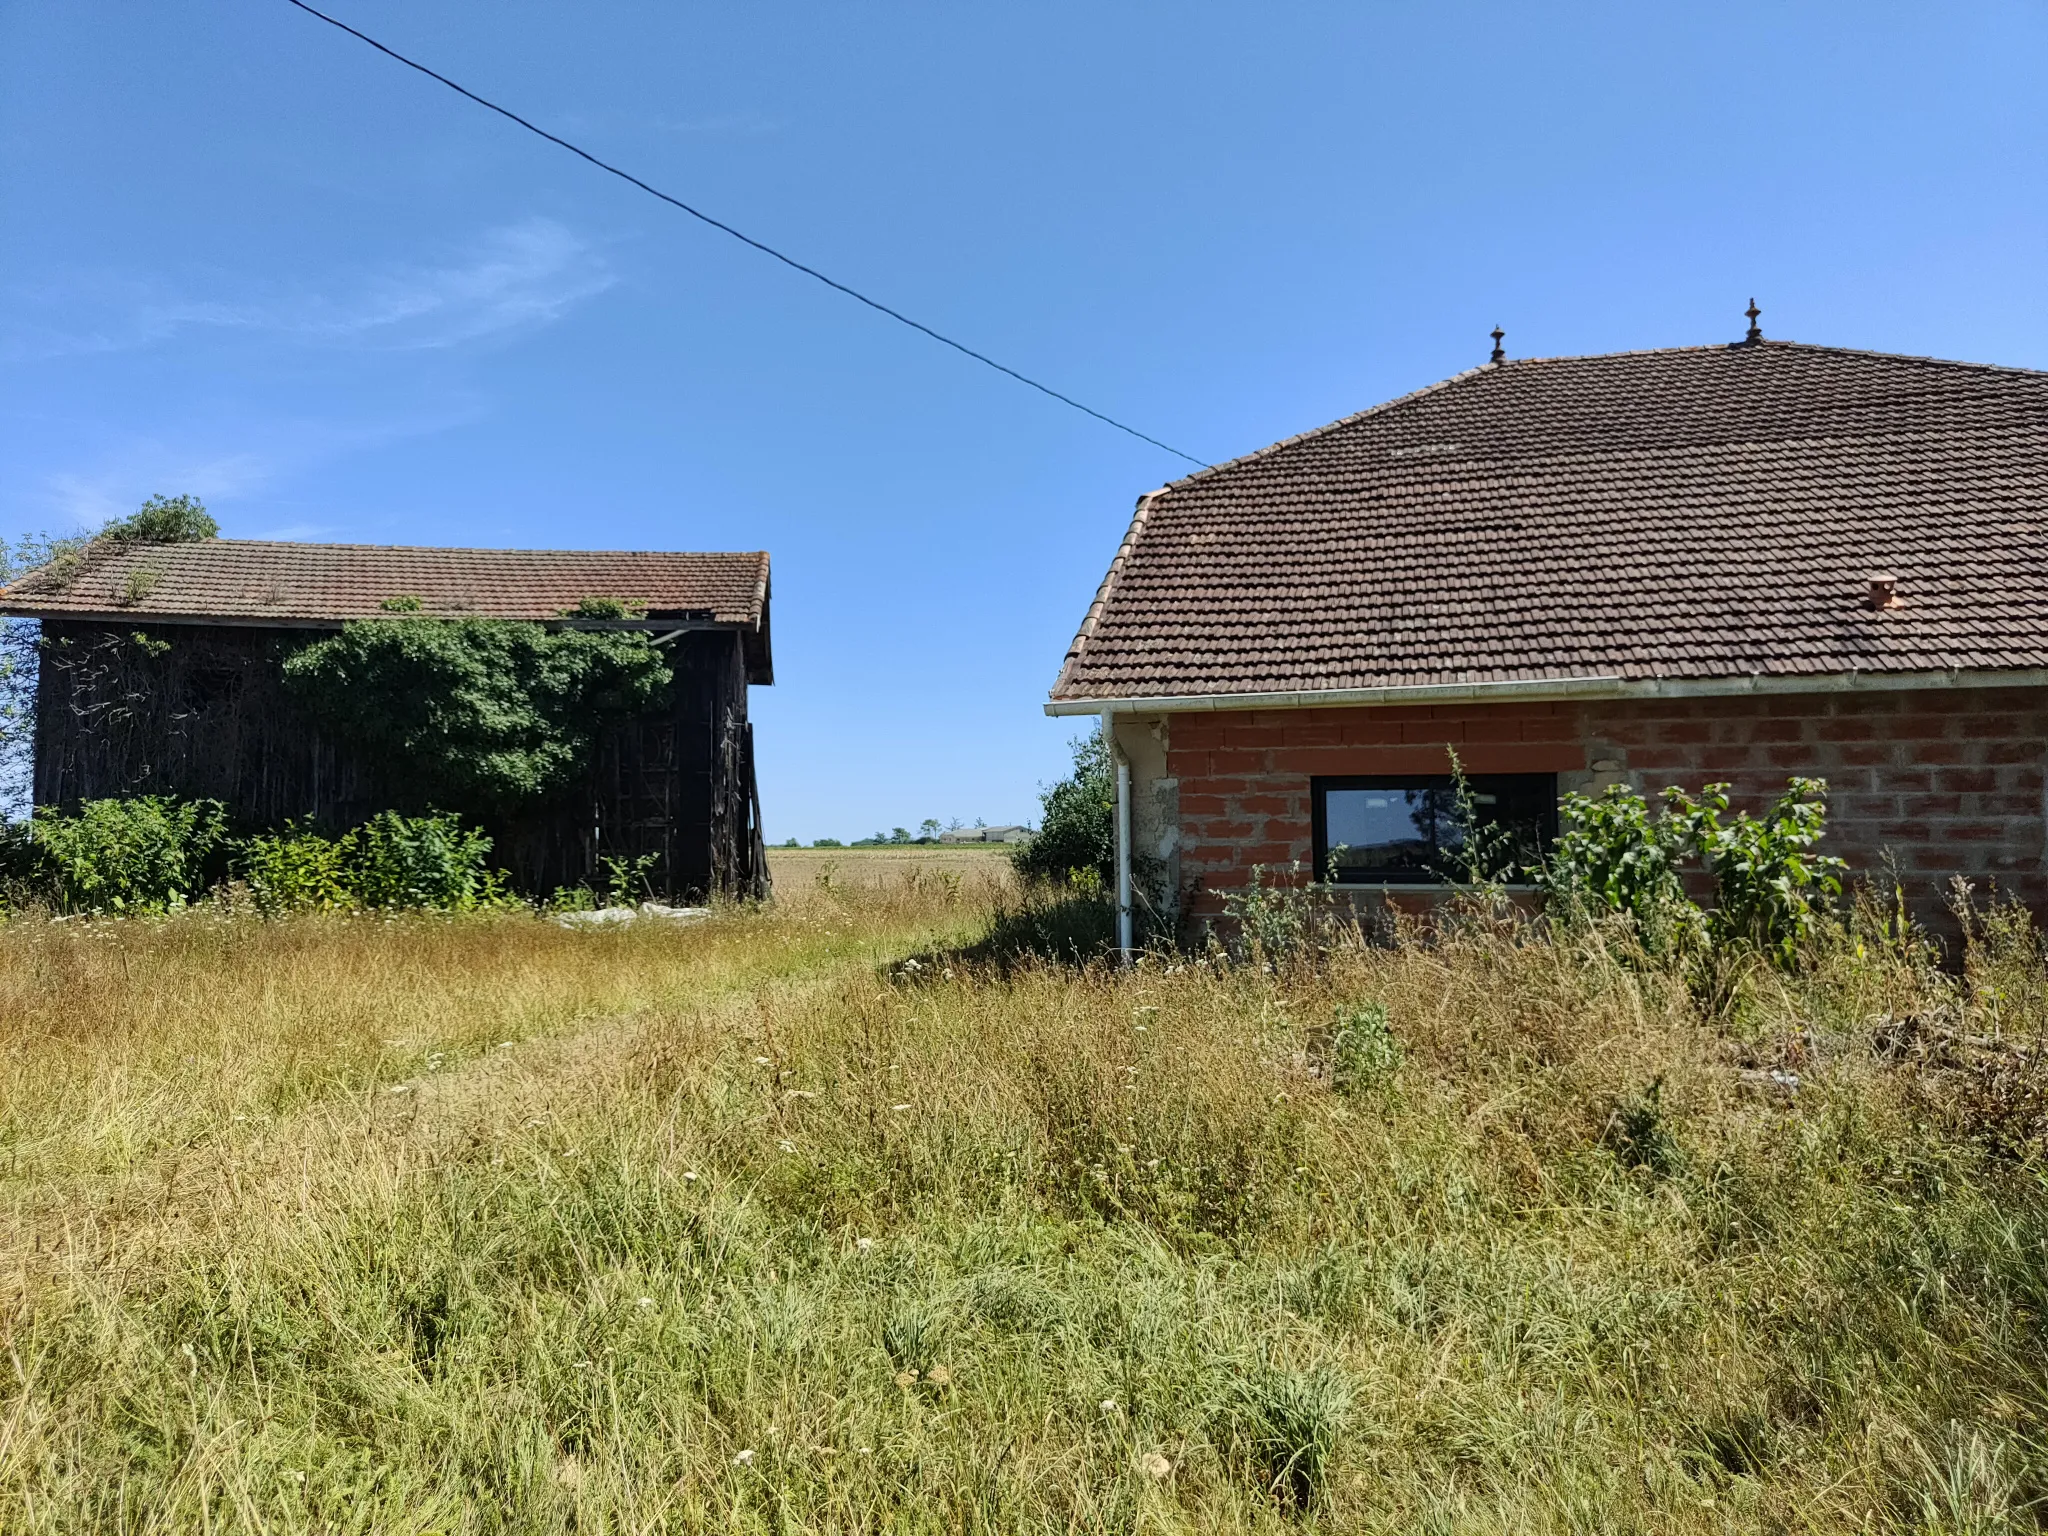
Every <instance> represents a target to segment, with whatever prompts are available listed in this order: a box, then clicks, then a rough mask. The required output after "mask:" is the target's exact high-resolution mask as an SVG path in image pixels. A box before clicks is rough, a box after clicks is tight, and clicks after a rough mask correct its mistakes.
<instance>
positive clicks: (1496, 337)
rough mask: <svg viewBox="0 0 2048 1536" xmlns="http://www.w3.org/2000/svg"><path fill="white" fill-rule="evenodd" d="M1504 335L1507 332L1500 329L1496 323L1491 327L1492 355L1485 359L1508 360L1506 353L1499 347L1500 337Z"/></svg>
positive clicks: (1492, 360) (1500, 361) (1490, 360)
mask: <svg viewBox="0 0 2048 1536" xmlns="http://www.w3.org/2000/svg"><path fill="white" fill-rule="evenodd" d="M1505 335H1507V332H1506V331H1504V330H1502V329H1501V328H1500V327H1499V326H1497V325H1496V326H1495V327H1494V328H1493V356H1492V357H1490V358H1488V359H1487V361H1488V362H1490V363H1504V362H1506V361H1507V360H1508V355H1507V353H1505V352H1503V351H1501V349H1500V343H1501V338H1502V337H1503V336H1505Z"/></svg>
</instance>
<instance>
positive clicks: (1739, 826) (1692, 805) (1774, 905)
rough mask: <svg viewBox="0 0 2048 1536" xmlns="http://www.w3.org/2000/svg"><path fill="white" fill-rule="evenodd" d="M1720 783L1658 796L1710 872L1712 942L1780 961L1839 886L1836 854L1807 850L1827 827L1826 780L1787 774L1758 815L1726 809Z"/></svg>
mask: <svg viewBox="0 0 2048 1536" xmlns="http://www.w3.org/2000/svg"><path fill="white" fill-rule="evenodd" d="M1727 791H1728V786H1727V785H1726V784H1709V785H1707V786H1706V788H1704V789H1702V790H1701V791H1700V797H1699V799H1698V800H1694V799H1693V798H1692V797H1691V796H1689V795H1687V794H1686V793H1685V792H1684V791H1683V790H1679V789H1667V790H1666V791H1664V797H1665V799H1666V800H1667V801H1668V802H1669V803H1670V806H1671V810H1672V813H1673V814H1674V815H1675V816H1676V817H1677V818H1678V819H1679V821H1680V822H1681V824H1682V825H1683V826H1684V828H1685V834H1686V840H1687V843H1688V845H1689V846H1690V847H1691V848H1692V849H1693V850H1694V851H1695V852H1696V853H1697V854H1698V855H1699V858H1700V860H1701V862H1702V863H1704V864H1705V865H1706V868H1707V872H1708V873H1709V874H1711V875H1712V876H1713V877H1714V909H1713V911H1712V912H1711V913H1709V914H1708V917H1707V927H1708V930H1709V932H1710V933H1711V934H1712V936H1713V938H1714V941H1715V942H1716V943H1717V944H1752V945H1755V946H1756V948H1758V949H1760V950H1762V951H1764V952H1765V953H1767V954H1769V955H1770V956H1771V957H1772V958H1773V959H1775V960H1776V961H1777V962H1778V963H1779V964H1780V965H1787V966H1789V965H1791V964H1792V963H1793V962H1794V961H1795V960H1796V959H1797V957H1798V953H1799V946H1800V945H1801V943H1803V942H1804V941H1805V940H1806V939H1808V938H1810V937H1811V936H1812V934H1813V932H1814V929H1815V928H1816V926H1817V925H1818V924H1819V922H1820V920H1821V918H1822V917H1823V916H1824V915H1825V914H1826V913H1827V912H1828V910H1829V909H1830V908H1831V907H1832V905H1833V904H1834V902H1835V901H1836V900H1837V899H1838V898H1839V897H1840V896H1841V894H1842V876H1843V875H1844V874H1845V873H1846V872H1847V870H1848V868H1849V866H1848V865H1847V864H1845V863H1844V862H1843V861H1842V860H1840V859H1837V858H1830V857H1828V856H1827V855H1824V854H1817V853H1815V852H1813V849H1814V847H1815V845H1816V844H1818V843H1819V842H1820V840H1821V838H1822V837H1823V836H1825V835H1826V833H1827V821H1828V807H1827V791H1828V786H1827V780H1825V779H1798V778H1795V779H1792V780H1790V781H1789V782H1788V783H1787V784H1786V787H1785V793H1784V794H1782V795H1780V796H1779V797H1778V799H1777V801H1776V803H1775V804H1773V805H1772V807H1771V809H1770V811H1769V813H1768V814H1767V815H1765V816H1764V817H1763V818H1762V819H1761V820H1756V819H1753V818H1752V817H1751V816H1750V815H1749V814H1748V812H1746V811H1744V812H1738V813H1737V814H1736V816H1735V819H1734V820H1733V821H1729V822H1725V823H1724V822H1723V821H1722V819H1721V818H1722V817H1723V816H1725V815H1726V814H1727V812H1728V793H1727Z"/></svg>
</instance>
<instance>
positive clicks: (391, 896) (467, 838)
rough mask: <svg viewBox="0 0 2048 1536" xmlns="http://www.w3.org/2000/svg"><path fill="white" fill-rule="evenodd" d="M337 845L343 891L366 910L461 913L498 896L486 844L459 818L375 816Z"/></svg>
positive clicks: (389, 813)
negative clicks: (343, 866) (343, 855)
mask: <svg viewBox="0 0 2048 1536" xmlns="http://www.w3.org/2000/svg"><path fill="white" fill-rule="evenodd" d="M343 841H344V842H346V843H347V844H348V852H347V866H348V883H349V889H350V890H351V891H352V892H353V893H354V895H355V898H356V900H357V901H359V902H361V903H362V904H363V905H364V906H366V907H441V908H446V909H449V910H453V911H462V910H467V909H469V908H473V907H478V906H482V905H484V904H486V903H488V902H490V901H493V900H496V899H497V898H498V897H499V896H500V895H501V894H502V892H501V887H500V882H499V881H498V880H497V879H496V877H494V876H493V875H492V873H491V870H490V866H489V865H488V863H487V862H486V860H487V858H488V857H489V854H490V851H491V840H490V839H489V838H488V837H486V836H484V834H483V833H481V832H478V831H475V830H473V829H471V828H468V827H465V826H463V825H462V821H461V819H460V818H459V817H455V816H401V815H399V814H398V812H396V811H379V812H378V813H377V814H376V815H375V816H372V817H371V818H370V819H369V820H368V821H366V822H364V823H363V824H362V825H361V826H360V827H357V828H356V829H355V830H354V831H353V832H350V833H349V834H348V835H347V836H346V837H345V838H344V839H343Z"/></svg>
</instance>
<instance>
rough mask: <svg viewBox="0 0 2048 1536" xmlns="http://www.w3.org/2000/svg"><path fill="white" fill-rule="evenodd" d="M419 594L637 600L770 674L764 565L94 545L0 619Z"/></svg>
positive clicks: (754, 672) (515, 600) (499, 605)
mask: <svg viewBox="0 0 2048 1536" xmlns="http://www.w3.org/2000/svg"><path fill="white" fill-rule="evenodd" d="M395 597H414V598H418V599H419V601H420V611H421V612H423V613H425V614H428V615H438V616H440V617H444V618H492V619H552V618H557V617H559V616H560V615H561V614H562V612H563V611H564V610H565V609H568V608H572V607H574V606H575V605H576V604H577V603H578V602H580V601H581V600H582V599H584V598H586V597H616V598H623V599H625V600H627V601H628V602H631V603H634V604H645V605H646V607H647V616H648V617H649V618H650V619H662V618H670V619H679V620H689V621H693V622H698V623H706V622H708V623H711V624H716V625H729V626H731V627H733V628H735V629H739V630H742V631H745V632H746V633H745V643H746V651H747V664H748V670H749V673H750V674H751V676H752V678H753V680H754V681H755V682H768V681H770V680H771V678H772V675H773V674H772V662H771V660H770V657H769V652H768V556H767V554H766V553H764V552H759V551H755V552H751V553H744V554H683V553H672V552H667V551H616V550H574V549H429V548H417V547H408V546H404V545H389V544H294V543H286V542H282V541H278V540H270V539H205V540H202V541H200V542H198V543H193V544H130V543H120V542H116V541H114V540H109V539H100V540H96V541H94V542H93V543H92V544H90V545H88V546H87V547H86V550H85V554H84V559H83V561H82V563H81V564H79V565H78V566H76V567H74V568H72V569H70V570H62V571H60V570H58V569H57V568H55V567H45V568H44V569H43V570H41V571H32V572H30V573H29V574H28V575H26V576H24V577H22V578H21V579H20V580H18V581H16V582H14V583H13V584H12V585H10V586H7V587H4V588H0V613H4V614H13V615H16V616H19V617H25V618H41V619H63V618H77V619H88V618H114V619H118V620H119V621H120V622H122V623H139V622H144V621H149V620H155V621H158V622H172V621H178V620H184V621H207V622H213V623H226V624H265V625H272V624H276V625H289V626H324V625H334V624H339V623H342V622H345V621H347V620H350V619H367V618H377V617H381V616H386V614H387V610H386V609H384V608H383V607H382V604H383V603H384V601H385V600H386V599H387V598H395Z"/></svg>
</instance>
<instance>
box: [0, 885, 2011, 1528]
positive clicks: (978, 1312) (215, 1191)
mask: <svg viewBox="0 0 2048 1536" xmlns="http://www.w3.org/2000/svg"><path fill="white" fill-rule="evenodd" d="M1027 906H1028V907H1029V910H1027V911H1024V912H1020V911H1019V909H1018V906H1017V903H1016V899H1015V898H1014V896H1013V895H1012V894H1010V893H1007V892H1004V891H1001V890H999V889H996V888H993V887H989V888H984V889H981V890H975V889H972V888H969V889H964V890H963V889H961V888H960V885H959V883H958V882H957V881H956V882H950V883H948V882H940V881H934V880H930V879H917V880H914V881H912V882H910V883H909V884H906V885H903V886H898V887H895V888H891V889H873V888H864V889H857V890H851V891H849V890H844V889H835V888H831V887H829V886H828V887H823V888H813V889H809V890H805V891H798V892H788V893H785V896H784V899H783V901H782V902H781V904H780V905H779V906H778V908H776V909H774V910H770V911H764V912H754V913H745V912H735V913H731V914H726V915H723V916H720V917H717V918H714V919H713V920H712V921H710V922H709V923H706V924H704V925H702V926H700V927H696V928H693V929H685V930H680V931H677V930H669V929H660V928H655V927H652V926H637V927H634V928H632V929H629V930H625V931H620V932H601V933H570V932H564V931H562V930H559V929H557V928H554V927H551V926H549V925H547V924H544V923H541V922H538V921H535V920H533V919H531V918H519V917H510V916H495V917H491V916H485V917H463V918H455V919H438V920H437V919H430V918H419V917H408V918H394V919H389V920H371V919H365V918H361V917H355V918H346V917H320V916H309V917H303V918H293V919H287V920H284V921H279V922H273V923H268V924H259V923H254V922H249V921H244V920H238V919H231V918H220V917H216V916H211V915H209V914H207V913H205V912H203V911H202V912H198V913H193V914H187V915H185V916H182V917H178V918H174V919H170V920H166V921H162V922H159V923H154V924H144V923H134V922H120V923H113V922H107V923H96V924H46V923H19V924H15V925H11V926H9V927H7V928H5V929H0V961H4V965H5V970H4V972H0V978H4V979H0V985H4V987H5V989H6V990H5V992H4V994H0V1009H4V1013H0V1018H4V1020H5V1028H6V1031H7V1035H6V1055H5V1062H6V1068H5V1070H6V1073H7V1077H6V1086H7V1090H8V1096H9V1097H8V1104H7V1108H6V1122H5V1126H4V1136H5V1154H6V1157H7V1162H6V1163H5V1164H4V1165H0V1166H4V1167H5V1169H6V1173H7V1177H8V1181H9V1183H8V1187H9V1204H8V1208H7V1221H8V1226H7V1229H6V1239H5V1244H6V1247H5V1258H6V1268H5V1274H4V1278H0V1286H4V1291H0V1296H4V1301H0V1306H4V1309H5V1310H4V1313H0V1316H4V1319H5V1321H4V1324H0V1326H4V1329H5V1334H6V1337H5V1343H6V1346H7V1356H6V1361H5V1365H4V1372H0V1526H4V1527H5V1528H6V1529H8V1530H52V1531H55V1530H104V1531H172V1530H179V1531H183V1530H195V1529H208V1530H215V1531H240V1530H265V1531H300V1530H303V1531H341V1530H363V1531H372V1530H374V1531H387V1530H388V1531H407V1532H424V1531H429V1530H434V1531H446V1532H453V1531H474V1532H485V1531H493V1532H495V1531H522V1532H524V1531H543V1530H545V1531H563V1530H577V1531H636V1532H637V1531H656V1530H718V1531H727V1530H743V1531H746V1530H758V1531H771V1530H773V1531H828V1530H833V1531H836V1530H862V1531H868V1530H877V1531H878V1530H883V1529H887V1530H894V1531H927V1530H928V1531H934V1532H939V1531H948V1532H950V1531H966V1530H987V1531H1004V1532H1010V1531H1020V1530H1045V1531H1053V1530H1058V1531H1071V1530H1095V1529H1118V1530H1145V1531H1173V1530H1188V1531H1195V1530H1202V1531H1212V1530H1232V1529H1252V1530H1259V1529H1265V1530H1276V1531H1277V1530H1282V1529H1324V1530H1333V1531H1334V1530H1343V1531H1360V1530H1367V1531H1370V1530H1384V1531H1418V1530H1419V1531H1445V1532H1449V1531H1465V1530H1471V1531H1495V1530H1512V1531H1552V1530H1556V1531H1566V1530H1571V1531H1602V1532H1604V1531H1621V1530H1645V1531H1650V1530H1655V1531H1686V1532H1690V1531H1702V1532H1704V1531H1722V1530H1772V1531H1814V1532H1819V1531H1829V1532H1832V1531H1839V1530H1845V1529H1848V1530H1888V1531H1889V1530H1900V1531H1924V1532H1963V1531H1974V1532H1983V1531H2005V1530H2013V1531H2017V1530H2031V1529H2035V1528H2037V1525H2038V1521H2037V1519H2036V1515H2037V1511H2038V1509H2039V1508H2040V1507H2041V1506H2040V1500H2041V1499H2042V1497H2043V1495H2044V1494H2048V1448H2044V1445H2043V1442H2042V1426H2043V1413H2044V1407H2048V1405H2044V1391H2048V1387H2044V1383H2048V1341H2044V1338H2043V1332H2042V1330H2043V1323H2042V1319H2043V1317H2044V1305H2048V1243H2044V1239H2048V1193H2044V1190H2043V1188H2042V1184H2041V1178H2040V1171H2039V1164H2038V1162H2037V1155H2038V1154H2037V1147H2038V1140H2037V1136H2038V1129H2039V1128H2038V1124H2037V1122H2038V1120H2039V1108H2040V1105H2041V1104H2042V1103H2043V1102H2044V1099H2043V1096H2042V1094H2041V1092H2040V1085H2039V1084H2038V1083H2037V1082H2036V1074H2035V1069H2034V1067H2033V1066H2032V1063H2034V1062H2035V1061H2037V1060H2038V1059H2039V1058H2038V1052H2037V1042H2038V1040H2039V1037H2040V1035H2041V1032H2042V1028H2043V1025H2044V1023H2048V985H2044V979H2043V972H2042V964H2041V955H2040V948H2039V944H2038V941H2037V939H2036V936H2035V935H2034V933H2033V932H2032V929H2031V927H2030V925H2029V924H2027V923H2026V922H2025V921H2024V920H2023V919H2022V918H2021V917H2019V916H2018V915H2017V914H2015V913H2013V912H2010V911H2005V912H1999V913H1993V914H1988V915H1980V916H1979V917H1978V918H1977V920H1976V921H1975V923H1974V927H1973V947H1972V950H1971V953H1970V957H1969V963H1968V965H1967V967H1966V969H1965V971H1964V972H1963V973H1962V974H1961V975H1958V976H1950V975H1947V974H1944V973H1943V972H1941V971H1939V970H1937V969H1935V968H1933V967H1931V966H1930V965H1929V964H1928V963H1927V962H1926V959H1925V957H1924V956H1923V955H1922V954H1921V953H1920V952H1919V951H1918V949H1917V948H1916V946H1915V945H1914V944H1913V942H1912V940H1911V938H1910V935H1907V936H1903V937H1902V936H1901V935H1900V934H1899V933H1898V932H1897V930H1896V928H1895V927H1891V926H1888V925H1886V924H1885V923H1884V922H1882V921H1881V920H1880V919H1879V917H1878V916H1877V915H1875V914H1872V913H1865V914H1864V915H1863V916H1862V917H1860V918H1859V919H1858V920H1857V921H1856V922H1854V923H1851V924H1849V925H1846V926H1843V927H1840V928H1838V929H1837V928H1831V929H1830V930H1828V932H1827V933H1826V934H1824V935H1823V936H1821V937H1820V938H1819V939H1816V940H1815V941H1814V942H1813V943H1812V944H1811V945H1810V946H1809V948H1808V950H1807V952H1806V954H1805V956H1804V959H1803V961H1802V963H1801V964H1800V965H1799V966H1798V967H1796V968H1793V969H1791V970H1789V971H1788V970H1784V969H1781V968H1779V967H1775V966H1772V965H1769V964H1764V963H1761V962H1760V963H1759V964H1758V965H1757V966H1756V967H1754V968H1753V969H1752V970H1749V971H1747V972H1744V973H1741V974H1740V975H1735V976H1732V977H1730V978H1729V979H1728V980H1727V984H1726V986H1725V987H1723V988H1722V989H1721V990H1720V991H1718V992H1717V993H1715V995H1713V996H1712V997H1710V998H1703V997H1702V995H1701V992H1700V989H1699V988H1698V986H1697V985H1695V984H1693V983H1692V982H1691V981H1690V980H1689V979H1688V977H1686V976H1685V975H1684V974H1682V973H1679V972H1675V971H1672V970H1668V969H1665V968H1660V966H1659V965H1658V964H1656V963H1655V962H1653V961H1652V960H1651V959H1650V958H1649V957H1647V956H1645V955H1642V954H1640V953H1633V954H1632V953H1629V952H1627V944H1626V936H1625V935H1624V936H1623V937H1622V938H1621V939H1620V940H1617V938H1616V936H1615V935H1614V934H1612V933H1603V932H1602V931H1600V930H1599V929H1598V928H1597V927H1596V926H1588V927H1584V928H1581V929H1577V930H1574V931H1573V932H1571V933H1569V934H1564V935H1561V936H1557V937H1545V936H1543V935H1541V934H1538V933H1535V932H1533V931H1531V930H1529V929H1527V928H1526V927H1521V926H1517V925H1515V924H1512V923H1507V922H1502V921H1498V920H1494V919H1489V918H1487V917H1485V916H1483V915H1480V916H1473V917H1470V918H1469V919H1467V920H1462V921H1453V922H1446V923H1443V924H1440V925H1437V926H1435V927H1433V928H1431V929H1428V930H1415V929H1412V928H1411V929H1409V930H1407V931H1405V932H1403V933H1402V934H1400V935H1399V937H1400V942H1398V943H1396V944H1393V945H1391V946H1385V947H1369V946H1365V945H1362V944H1355V943H1343V942H1338V943H1335V944H1332V945H1330V946H1328V947H1326V948H1324V949H1322V950H1320V951H1317V952H1312V953H1307V954H1297V955H1294V956H1291V957H1287V956H1282V957H1275V958H1274V959H1273V960H1272V961H1270V962H1269V963H1262V964H1250V965H1247V964H1231V963H1229V962H1228V961H1226V960H1223V959H1221V958H1209V959H1201V960H1192V961H1191V960H1187V959H1173V958H1169V957H1163V956H1162V957H1154V958H1152V959H1149V960H1147V961H1146V962H1145V963H1144V964H1142V965H1141V966H1139V967H1138V968H1136V969H1135V970H1132V971H1129V972H1116V971H1113V970H1111V969H1108V968H1106V966H1105V965H1104V964H1103V963H1102V962H1100V961H1093V960H1088V959H1086V958H1085V956H1086V955H1087V953H1088V951H1089V945H1088V943H1087V942H1086V941H1085V939H1084V935H1085V933H1086V931H1087V928H1088V924H1089V922H1090V921H1094V922H1099V915H1097V916H1096V917H1093V918H1090V917H1088V915H1087V914H1086V913H1084V912H1083V911H1082V910H1081V909H1080V908H1079V907H1077V906H1075V905H1073V904H1068V905H1066V906H1063V907H1055V908H1053V909H1048V908H1047V907H1046V906H1045V905H1044V904H1042V903H1041V904H1037V905H1030V904H1027ZM1034 934H1036V935H1052V936H1054V938H1055V939H1056V941H1057V944H1056V946H1055V947H1059V948H1060V951H1061V953H1063V954H1069V955H1072V956H1076V957H1080V958H1072V959H1067V960H1062V961H1059V962H1032V961H1030V960H1029V959H1028V958H1024V957H1023V955H1022V951H1021V948H1020V945H1021V942H1022V939H1024V938H1028V937H1029V936H1031V935H1034ZM1020 936H1021V937H1020ZM2030 1053H2031V1054H2030Z"/></svg>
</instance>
